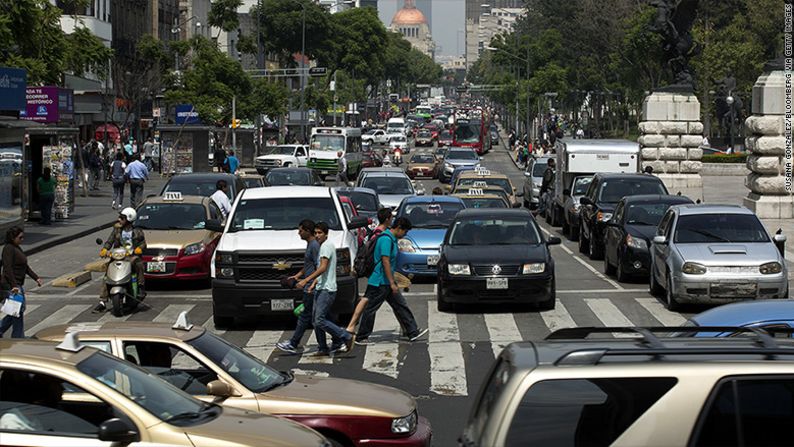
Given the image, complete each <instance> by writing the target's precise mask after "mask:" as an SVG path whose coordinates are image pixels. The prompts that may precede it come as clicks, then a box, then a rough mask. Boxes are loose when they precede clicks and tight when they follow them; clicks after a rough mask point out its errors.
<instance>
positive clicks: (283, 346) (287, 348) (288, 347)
mask: <svg viewBox="0 0 794 447" xmlns="http://www.w3.org/2000/svg"><path fill="white" fill-rule="evenodd" d="M276 347H277V348H278V349H280V350H282V351H284V352H289V353H290V354H297V353H298V348H296V347H295V346H292V343H290V342H288V341H280V342H278V343H276Z"/></svg>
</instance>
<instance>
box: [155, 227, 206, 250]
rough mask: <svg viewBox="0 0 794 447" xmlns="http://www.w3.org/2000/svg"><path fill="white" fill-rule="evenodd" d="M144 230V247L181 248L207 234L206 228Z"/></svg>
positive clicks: (199, 240)
mask: <svg viewBox="0 0 794 447" xmlns="http://www.w3.org/2000/svg"><path fill="white" fill-rule="evenodd" d="M144 231H145V232H146V248H147V249H156V248H182V247H184V246H185V245H189V244H192V243H195V242H201V241H203V240H204V238H205V237H206V236H207V233H208V231H207V230H144Z"/></svg>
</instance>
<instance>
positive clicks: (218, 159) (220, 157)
mask: <svg viewBox="0 0 794 447" xmlns="http://www.w3.org/2000/svg"><path fill="white" fill-rule="evenodd" d="M212 164H213V165H215V167H216V168H217V169H218V172H223V167H224V165H225V164H226V151H225V150H224V149H223V148H222V147H220V146H218V147H217V149H215V152H213V154H212Z"/></svg>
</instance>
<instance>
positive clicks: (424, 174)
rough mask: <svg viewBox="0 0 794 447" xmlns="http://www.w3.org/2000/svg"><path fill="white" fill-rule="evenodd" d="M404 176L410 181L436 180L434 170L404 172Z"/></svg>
mask: <svg viewBox="0 0 794 447" xmlns="http://www.w3.org/2000/svg"><path fill="white" fill-rule="evenodd" d="M405 174H406V175H407V176H408V178H410V179H412V180H413V179H416V178H436V171H435V170H417V171H405Z"/></svg>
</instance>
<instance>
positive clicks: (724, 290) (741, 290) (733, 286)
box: [710, 283, 758, 298]
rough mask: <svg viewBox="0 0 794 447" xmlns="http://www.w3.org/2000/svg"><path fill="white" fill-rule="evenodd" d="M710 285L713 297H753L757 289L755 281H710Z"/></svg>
mask: <svg viewBox="0 0 794 447" xmlns="http://www.w3.org/2000/svg"><path fill="white" fill-rule="evenodd" d="M710 286H711V287H710V292H711V293H710V295H711V296H712V297H714V298H739V297H754V296H756V291H757V289H758V285H757V284H756V283H711V284H710Z"/></svg>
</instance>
